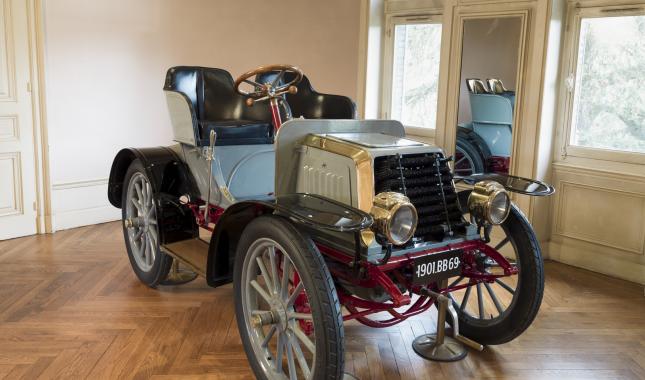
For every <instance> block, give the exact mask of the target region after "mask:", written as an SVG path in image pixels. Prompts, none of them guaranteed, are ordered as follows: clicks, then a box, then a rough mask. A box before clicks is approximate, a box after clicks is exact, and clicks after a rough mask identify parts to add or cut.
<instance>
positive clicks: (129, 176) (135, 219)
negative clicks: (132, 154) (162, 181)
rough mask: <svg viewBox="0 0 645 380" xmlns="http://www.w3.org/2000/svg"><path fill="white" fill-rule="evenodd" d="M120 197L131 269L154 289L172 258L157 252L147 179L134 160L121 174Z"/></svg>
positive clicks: (157, 240)
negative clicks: (122, 178) (121, 193)
mask: <svg viewBox="0 0 645 380" xmlns="http://www.w3.org/2000/svg"><path fill="white" fill-rule="evenodd" d="M125 183H127V186H124V187H123V195H122V198H121V199H122V202H123V203H122V207H121V212H122V219H123V236H124V238H125V245H126V248H127V251H128V257H129V258H130V264H131V265H132V269H134V272H135V273H136V275H137V277H139V280H141V282H143V283H144V284H146V285H148V286H151V287H155V286H157V285H158V284H159V282H160V281H162V280H163V279H164V278H166V276H167V275H168V271H169V270H170V265H171V264H172V258H171V257H169V256H168V255H166V254H164V253H162V252H161V251H160V249H159V229H158V224H157V214H156V210H155V206H154V196H153V193H152V187H151V185H150V180H149V179H148V177H147V176H146V173H145V170H144V168H143V165H142V164H141V162H140V161H139V160H135V161H134V162H133V163H132V164H131V165H130V167H129V168H128V172H127V173H126V175H125Z"/></svg>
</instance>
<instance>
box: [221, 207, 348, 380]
mask: <svg viewBox="0 0 645 380" xmlns="http://www.w3.org/2000/svg"><path fill="white" fill-rule="evenodd" d="M263 237H266V238H270V239H272V240H274V241H275V242H277V243H278V244H280V246H282V247H283V248H284V249H285V250H288V251H289V257H290V258H291V261H292V262H293V264H294V265H295V267H296V269H297V270H298V273H299V274H300V277H301V279H302V281H303V282H304V284H305V289H306V291H307V296H308V297H309V303H310V305H311V309H312V314H313V318H314V326H317V327H319V326H323V327H322V328H316V334H317V336H316V366H315V368H313V369H312V375H313V376H312V378H313V379H316V380H318V379H320V380H323V379H339V380H340V379H342V378H343V370H344V367H345V337H344V335H345V332H344V328H343V316H342V314H341V308H340V302H339V300H338V294H337V293H336V287H335V285H334V281H333V279H332V277H331V274H330V273H329V270H328V269H327V264H326V263H325V261H324V259H323V257H322V256H321V254H320V252H319V251H318V248H316V246H315V245H314V243H313V241H312V240H311V239H310V238H309V237H307V236H305V235H304V234H302V233H301V232H300V231H298V229H296V228H295V226H294V225H293V224H292V223H290V222H289V221H288V220H286V219H284V218H282V217H278V216H273V215H266V216H260V217H259V218H257V219H254V220H253V221H252V222H251V223H249V225H248V226H247V227H246V228H245V229H244V232H242V237H241V238H240V241H239V243H238V247H237V253H236V258H235V271H234V280H233V291H234V295H235V316H236V318H237V326H238V329H239V331H240V337H241V338H242V343H243V345H244V350H245V351H246V355H247V358H249V363H250V364H251V368H252V369H253V372H254V373H255V376H256V377H257V378H258V379H267V377H266V376H265V375H264V373H263V372H262V370H261V368H260V366H259V364H258V362H257V361H256V360H252V359H251V358H253V356H254V355H255V354H254V352H253V347H252V346H251V342H250V340H249V336H248V335H247V331H246V328H245V321H244V315H243V312H242V299H243V297H242V294H241V292H242V289H241V287H240V286H239V284H240V283H241V279H242V271H243V264H244V258H245V256H246V254H247V252H248V249H249V247H250V246H251V244H252V243H253V242H254V241H256V240H257V239H259V238H263ZM316 310H319V311H320V312H318V313H316ZM318 334H320V335H318Z"/></svg>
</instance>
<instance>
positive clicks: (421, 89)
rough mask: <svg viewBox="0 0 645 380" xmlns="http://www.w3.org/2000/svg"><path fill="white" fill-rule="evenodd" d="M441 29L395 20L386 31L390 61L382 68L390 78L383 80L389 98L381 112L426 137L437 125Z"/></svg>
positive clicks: (435, 25) (430, 24)
mask: <svg viewBox="0 0 645 380" xmlns="http://www.w3.org/2000/svg"><path fill="white" fill-rule="evenodd" d="M441 27H442V26H441V24H440V23H437V22H432V21H431V20H430V18H429V17H417V18H412V19H410V18H407V19H401V18H396V17H395V18H393V22H392V23H391V25H390V28H389V31H388V33H389V34H388V42H389V43H390V46H391V58H390V61H389V63H390V65H388V61H387V60H386V67H389V68H391V74H390V77H389V78H387V77H386V81H387V80H388V79H389V86H386V88H388V87H389V91H390V94H389V95H390V96H389V99H387V97H386V99H387V100H389V104H388V101H387V100H386V104H385V107H384V108H385V109H387V110H388V113H389V115H387V116H388V117H390V118H392V119H396V120H399V121H401V123H403V125H405V126H406V127H416V128H420V129H421V128H422V129H423V130H425V131H426V133H427V132H428V131H431V130H434V129H435V127H436V122H437V93H438V84H439V59H440V54H441ZM386 71H387V70H386ZM423 130H422V132H423Z"/></svg>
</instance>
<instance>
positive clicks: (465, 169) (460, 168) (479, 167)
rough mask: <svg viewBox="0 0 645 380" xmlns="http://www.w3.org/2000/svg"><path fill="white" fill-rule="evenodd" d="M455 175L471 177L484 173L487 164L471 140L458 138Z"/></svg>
mask: <svg viewBox="0 0 645 380" xmlns="http://www.w3.org/2000/svg"><path fill="white" fill-rule="evenodd" d="M454 167H455V170H454V171H455V175H458V176H463V177H465V176H469V175H472V174H476V173H484V172H485V169H486V164H485V162H484V158H483V157H482V156H481V154H480V153H479V150H478V149H477V147H476V146H475V145H474V144H473V143H472V142H470V140H467V139H463V138H459V137H458V138H457V145H456V146H455V166H454Z"/></svg>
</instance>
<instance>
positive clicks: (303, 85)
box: [256, 72, 356, 119]
mask: <svg viewBox="0 0 645 380" xmlns="http://www.w3.org/2000/svg"><path fill="white" fill-rule="evenodd" d="M276 75H278V73H277V72H272V73H267V74H264V75H261V76H258V77H257V78H256V81H257V82H258V83H267V82H273V80H274V79H275V77H276ZM294 76H295V74H294V73H285V74H284V77H283V80H281V81H280V82H281V83H286V82H289V81H290V80H292V78H293V77H294ZM296 87H297V88H298V92H297V93H296V94H295V95H292V94H287V95H286V97H285V99H286V100H287V103H288V105H289V108H290V110H291V115H292V116H293V117H294V118H298V117H301V116H302V117H304V118H305V119H355V118H356V104H354V102H353V101H352V99H350V98H348V97H347V96H342V95H332V94H322V93H320V92H317V91H316V90H314V88H313V87H312V85H311V82H310V81H309V78H307V76H306V75H303V77H302V80H301V81H300V83H298V85H297V86H296Z"/></svg>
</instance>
